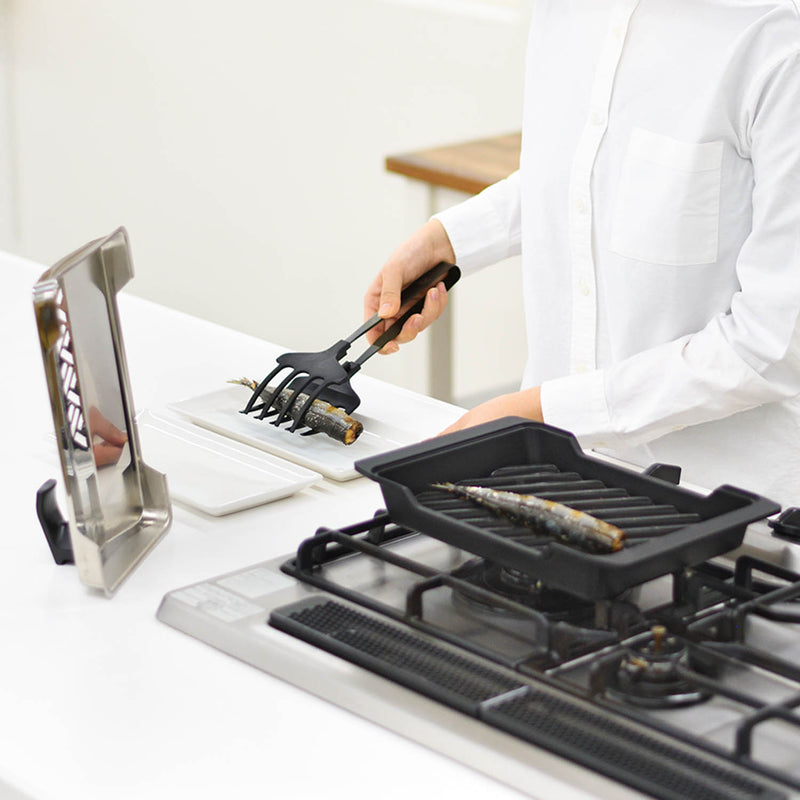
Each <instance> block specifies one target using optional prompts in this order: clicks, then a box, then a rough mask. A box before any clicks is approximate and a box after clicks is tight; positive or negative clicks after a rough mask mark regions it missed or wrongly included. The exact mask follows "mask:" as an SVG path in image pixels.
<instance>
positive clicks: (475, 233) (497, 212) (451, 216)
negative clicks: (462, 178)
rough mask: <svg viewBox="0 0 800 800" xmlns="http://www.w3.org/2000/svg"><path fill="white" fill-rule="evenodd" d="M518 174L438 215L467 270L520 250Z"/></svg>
mask: <svg viewBox="0 0 800 800" xmlns="http://www.w3.org/2000/svg"><path fill="white" fill-rule="evenodd" d="M519 216H520V214H519V182H518V180H517V173H514V174H513V175H511V176H510V177H509V178H506V179H505V180H502V181H499V182H498V183H495V184H492V185H491V186H489V187H488V188H486V189H484V190H483V191H482V192H481V193H480V194H477V195H475V196H474V197H470V198H469V199H467V200H465V201H464V202H462V203H459V204H458V205H456V206H453V207H451V208H448V209H446V210H444V211H441V212H439V213H438V214H434V215H433V216H432V217H431V219H438V220H439V222H441V223H442V225H443V226H444V229H445V231H447V236H448V238H449V239H450V244H451V245H452V246H453V253H454V254H455V257H456V264H458V266H459V267H460V268H461V269H462V271H463V272H465V273H467V274H468V273H470V272H475V271H477V270H478V269H480V268H481V267H485V266H488V265H489V264H495V263H497V262H498V261H502V260H503V259H505V258H508V257H509V256H512V255H515V254H518V253H519V247H520V238H521V236H520V232H519V230H518V228H519V224H518V220H519Z"/></svg>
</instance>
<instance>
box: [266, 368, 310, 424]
mask: <svg viewBox="0 0 800 800" xmlns="http://www.w3.org/2000/svg"><path fill="white" fill-rule="evenodd" d="M313 380H314V376H313V375H309V376H308V377H306V378H305V380H303V379H301V380H300V383H299V385H298V387H297V388H296V389H293V388H292V387H291V386H290V387H289V389H291V392H292V393H291V394H290V395H289V399H288V400H287V401H286V403H285V404H284V406H283V408H282V409H281V411H280V414H278V418H277V419H274V420H273V421H272V424H273V425H276V426H280V424H281V423H282V422H284V421H285V420H286V418H287V417H288V416H289V412H290V411H291V410H292V407H293V406H294V404H295V402H296V401H297V398H298V397H299V396H300V394H301V393H302V391H303V389H305V388H306V386H308V384H309V383H311V381H313ZM276 396H280V392H278V394H277V395H276ZM302 418H303V417H302V416H299V417H298V420H300V419H302ZM292 430H294V428H292Z"/></svg>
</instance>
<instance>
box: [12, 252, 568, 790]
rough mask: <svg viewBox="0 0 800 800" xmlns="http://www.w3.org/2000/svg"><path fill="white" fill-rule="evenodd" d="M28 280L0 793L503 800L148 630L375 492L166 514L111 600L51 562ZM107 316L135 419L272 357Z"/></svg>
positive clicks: (36, 269)
mask: <svg viewBox="0 0 800 800" xmlns="http://www.w3.org/2000/svg"><path fill="white" fill-rule="evenodd" d="M43 271H44V267H41V266H39V265H36V264H32V263H31V262H28V261H25V260H23V259H19V258H17V257H15V256H10V255H5V254H0V277H2V287H3V288H2V293H0V330H2V338H0V341H2V343H3V344H2V348H3V350H2V352H3V359H2V363H3V366H4V387H3V392H2V399H0V409H1V410H2V420H3V440H4V443H5V445H6V446H5V448H4V453H5V454H6V458H8V459H9V461H8V463H6V465H5V467H4V469H3V472H2V487H3V488H2V497H3V508H4V511H5V512H6V513H5V515H4V523H5V524H4V531H3V542H4V545H5V546H4V549H3V557H2V559H0V587H1V588H0V591H1V592H2V597H3V599H4V602H3V604H2V612H0V613H2V628H1V630H2V641H3V646H2V658H0V719H2V722H0V798H3V800H5V798H35V800H51V798H52V799H53V800H55V799H56V798H57V800H69V799H70V798H76V799H77V798H80V799H81V800H94V798H98V799H99V798H103V799H104V800H105V799H107V798H115V800H116V799H117V798H148V800H156V799H157V798H165V799H166V798H169V800H175V798H183V797H188V798H212V797H213V798H219V797H228V798H247V797H274V798H299V797H315V798H318V797H326V798H337V797H341V798H345V797H347V798H351V799H357V798H370V800H372V798H375V797H381V798H393V797H396V798H400V797H403V798H405V797H408V796H410V795H412V794H416V795H418V796H423V797H430V796H432V795H433V794H435V793H438V792H441V793H443V794H444V793H446V794H447V795H448V796H452V797H460V798H479V797H480V798H497V800H501V799H502V798H512V797H519V794H518V793H517V792H515V791H512V790H510V789H508V788H506V787H504V786H502V785H500V784H499V783H497V782H495V781H493V780H491V779H489V778H487V777H485V776H484V775H482V774H479V773H476V772H474V771H472V770H471V769H469V768H467V767H464V766H462V765H460V764H458V763H455V762H453V761H451V760H449V759H448V758H445V757H443V756H441V755H439V754H437V753H434V752H432V751H430V750H427V749H425V748H424V747H422V746H420V745H418V744H416V743H414V742H411V741H408V740H406V739H404V738H402V737H400V736H398V735H397V734H395V733H392V732H390V731H388V730H385V729H383V728H381V727H378V726H376V725H374V724H373V723H370V722H367V721H365V720H363V719H361V718H360V717H358V716H356V715H354V714H351V713H349V712H347V711H344V710H342V709H340V708H338V707H337V706H334V705H331V704H329V703H327V702H325V701H323V700H321V699H319V698H317V697H316V696H312V695H310V694H307V693H305V692H303V691H300V690H298V689H296V688H294V687H292V686H290V685H288V684H286V683H284V682H282V681H280V680H278V679H276V678H273V677H271V676H270V675H267V674H265V673H263V672H260V671H258V670H256V669H254V668H252V667H250V666H247V665H245V664H243V663H240V662H238V661H236V660H235V659H233V658H231V657H230V656H228V655H225V654H222V653H219V652H217V651H216V650H214V649H213V648H211V647H209V646H207V645H205V644H202V643H200V642H198V641H196V640H194V639H192V638H190V637H188V636H185V635H184V634H182V633H180V632H178V631H175V630H173V629H172V628H169V627H167V626H166V625H164V624H162V623H160V622H158V621H157V620H156V617H155V612H156V609H157V608H158V605H159V602H160V601H161V598H162V597H163V596H164V594H165V593H166V592H168V591H170V590H172V589H175V588H178V587H181V586H184V585H186V584H189V583H193V582H196V581H199V580H203V579H205V578H209V577H212V576H214V575H218V574H220V573H223V572H226V571H231V570H235V569H238V568H241V567H244V566H247V565H248V564H251V563H256V562H260V561H264V560H265V559H268V558H272V557H275V556H280V555H283V554H288V553H290V552H292V551H293V550H294V549H295V548H296V545H297V543H298V542H299V541H300V540H301V539H302V538H305V537H306V536H308V535H310V534H311V533H313V530H314V528H315V527H316V526H317V525H320V524H326V525H336V524H346V523H351V522H355V521H358V520H359V519H361V518H362V517H366V516H368V515H370V514H371V513H372V512H373V511H374V510H375V509H376V508H378V507H379V506H380V505H381V495H380V492H379V490H378V487H377V486H376V485H374V484H372V483H370V482H369V481H368V480H367V479H366V478H358V479H356V480H353V481H349V482H347V483H335V482H332V481H327V480H326V481H324V482H322V483H320V484H318V485H316V486H312V487H310V488H308V489H305V490H303V491H302V492H300V493H299V494H297V495H295V496H293V497H291V498H287V499H284V500H280V501H277V502H275V503H271V504H268V505H265V506H260V507H258V508H253V509H249V510H247V511H242V512H239V513H236V514H233V515H230V516H227V517H210V516H205V515H203V514H200V513H195V512H192V511H190V510H188V509H187V508H183V507H180V506H177V505H176V506H175V507H174V522H173V525H172V528H171V530H170V532H169V533H168V534H167V536H166V537H165V538H164V540H163V541H162V542H161V543H160V544H159V545H158V546H157V547H156V549H155V550H154V551H153V552H152V553H151V554H150V555H149V556H148V557H147V559H146V560H145V561H144V562H143V564H141V565H140V566H139V567H138V568H137V570H136V571H135V572H134V573H133V575H132V576H131V577H130V578H128V580H127V581H126V582H125V583H124V584H123V585H122V587H121V588H120V590H119V591H118V593H117V594H116V596H114V597H113V598H111V599H107V598H105V597H103V596H101V595H99V594H98V593H95V592H93V591H92V590H90V589H87V588H86V587H85V586H83V585H82V584H81V583H80V582H79V580H78V577H77V573H76V570H75V568H74V567H73V566H60V567H59V566H56V565H55V563H54V562H53V560H52V558H51V556H50V552H49V550H48V547H47V544H46V542H45V539H44V536H43V534H42V531H41V528H40V527H39V523H38V521H37V519H36V513H35V494H36V490H37V489H38V487H39V486H40V485H41V484H42V483H43V482H44V481H45V480H46V479H47V478H50V477H54V478H57V479H58V481H59V488H61V484H62V481H61V476H60V470H59V467H58V460H57V454H56V451H55V444H54V440H53V438H52V430H53V424H52V417H51V414H50V408H49V404H48V399H47V390H46V385H45V379H44V370H43V368H42V359H41V354H40V351H39V344H38V340H37V335H36V327H35V321H34V315H33V305H32V300H31V290H32V287H33V284H34V282H35V281H36V279H37V278H38V277H39V275H40V274H41V272H43ZM134 280H135V279H134ZM119 305H120V317H121V324H122V329H123V336H124V340H125V348H126V352H127V357H128V366H129V371H130V376H131V383H132V387H133V399H134V405H135V408H136V410H137V411H141V410H143V409H144V408H154V407H161V406H163V405H165V404H166V403H169V402H172V401H176V400H179V399H182V398H184V397H189V396H192V395H195V394H200V393H203V392H206V391H210V390H213V389H215V388H217V387H219V386H221V385H223V384H224V382H225V381H226V380H227V379H228V378H230V377H232V376H238V375H240V374H250V373H252V372H253V371H254V369H256V370H257V369H259V368H260V367H259V365H263V366H264V367H267V366H268V365H269V364H270V363H271V362H272V361H273V360H274V357H275V355H277V353H278V352H279V349H278V348H276V347H274V346H272V345H269V344H267V343H265V342H262V341H259V340H258V339H255V338H253V337H249V336H245V335H244V334H240V333H237V332H235V331H232V330H229V329H226V328H222V327H220V326H217V325H214V324H211V323H208V322H205V321H202V320H199V319H196V318H193V317H190V316H187V315H184V314H181V313H178V312H175V311H172V310H169V309H166V308H163V307H161V306H158V305H155V304H153V303H149V302H146V301H143V300H140V299H138V298H135V297H133V296H130V295H127V294H125V293H124V292H123V294H122V295H120V298H119ZM364 378H365V379H368V378H367V376H364ZM452 411H453V417H455V416H456V415H457V414H458V409H456V408H455V407H452ZM144 459H145V461H147V453H146V452H144ZM571 796H572V795H571ZM562 797H563V795H562ZM574 797H576V798H578V797H584V795H583V794H582V793H581V792H577V791H576V793H575V795H574Z"/></svg>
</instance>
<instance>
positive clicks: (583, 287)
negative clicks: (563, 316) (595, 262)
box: [578, 278, 592, 297]
mask: <svg viewBox="0 0 800 800" xmlns="http://www.w3.org/2000/svg"><path fill="white" fill-rule="evenodd" d="M578 287H579V288H580V292H581V294H582V295H583V296H584V297H588V296H589V295H590V294H591V293H592V290H591V288H590V287H589V284H588V283H587V282H586V280H584V279H583V278H581V281H580V283H579V284H578Z"/></svg>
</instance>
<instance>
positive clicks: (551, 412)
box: [541, 370, 624, 449]
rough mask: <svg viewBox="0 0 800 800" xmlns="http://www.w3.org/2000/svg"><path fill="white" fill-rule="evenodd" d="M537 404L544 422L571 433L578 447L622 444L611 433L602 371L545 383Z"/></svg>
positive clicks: (612, 446) (615, 435) (603, 446)
mask: <svg viewBox="0 0 800 800" xmlns="http://www.w3.org/2000/svg"><path fill="white" fill-rule="evenodd" d="M541 402H542V417H543V418H544V421H545V422H546V423H547V424H548V425H552V426H554V427H556V428H562V429H563V430H566V431H569V432H570V433H572V434H573V435H574V436H575V437H576V438H577V440H578V443H579V444H580V445H581V447H583V448H586V449H594V448H614V447H620V446H622V445H623V444H624V443H623V441H622V440H621V439H620V437H618V436H617V434H615V433H614V432H613V431H612V430H611V415H610V414H609V410H608V404H607V403H606V392H605V373H604V371H603V370H594V371H592V372H582V373H580V374H577V375H567V376H565V377H563V378H555V379H553V380H550V381H545V382H544V383H543V384H542V386H541Z"/></svg>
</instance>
